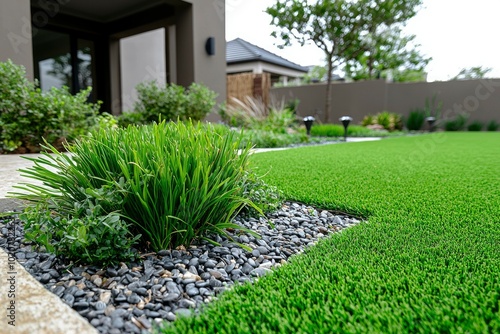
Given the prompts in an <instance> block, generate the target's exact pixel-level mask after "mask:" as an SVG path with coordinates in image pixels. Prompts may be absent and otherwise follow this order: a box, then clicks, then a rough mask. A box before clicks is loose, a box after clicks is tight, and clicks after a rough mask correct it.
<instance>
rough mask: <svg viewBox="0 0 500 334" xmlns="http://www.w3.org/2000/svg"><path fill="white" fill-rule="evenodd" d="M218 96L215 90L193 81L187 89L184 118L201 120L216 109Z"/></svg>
mask: <svg viewBox="0 0 500 334" xmlns="http://www.w3.org/2000/svg"><path fill="white" fill-rule="evenodd" d="M216 98H217V93H215V92H214V91H212V90H210V89H208V88H207V87H206V86H204V85H201V84H198V83H192V84H191V85H190V86H189V88H188V90H187V96H186V103H187V105H186V111H185V112H184V114H183V115H181V117H182V119H184V120H188V119H192V120H194V121H201V120H202V119H204V118H205V117H206V116H207V115H208V114H209V113H210V112H211V111H212V110H213V109H214V107H215V104H216V102H215V99H216Z"/></svg>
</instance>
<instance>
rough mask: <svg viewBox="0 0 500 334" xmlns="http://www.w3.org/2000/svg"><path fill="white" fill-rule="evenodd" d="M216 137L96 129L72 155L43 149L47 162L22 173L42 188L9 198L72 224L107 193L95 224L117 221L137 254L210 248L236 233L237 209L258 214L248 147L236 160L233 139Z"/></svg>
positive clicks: (198, 130) (204, 129) (173, 126)
mask: <svg viewBox="0 0 500 334" xmlns="http://www.w3.org/2000/svg"><path fill="white" fill-rule="evenodd" d="M222 131H224V130H222V128H220V127H219V128H217V130H214V128H213V127H212V126H211V125H210V124H208V125H205V124H201V123H198V124H197V125H193V123H192V122H188V123H182V122H178V123H174V122H168V123H167V122H162V123H160V124H153V125H151V126H141V127H127V128H125V129H123V128H118V129H114V130H109V129H101V130H99V131H97V132H94V133H92V134H91V135H90V136H89V137H85V138H83V139H81V140H77V141H76V142H75V144H74V145H71V146H69V147H68V151H69V152H70V153H71V155H65V154H62V153H57V151H56V150H55V149H54V148H53V147H51V146H46V148H47V149H49V150H50V151H52V153H53V154H48V153H44V154H43V156H42V157H41V158H30V160H32V161H33V162H34V166H33V167H32V168H28V169H26V170H22V174H23V175H25V176H27V177H31V178H33V179H36V180H42V181H43V183H44V185H43V186H36V185H29V184H26V185H24V186H20V187H19V188H20V189H22V190H24V193H25V194H20V193H19V194H17V195H16V197H17V198H19V199H23V200H27V201H29V202H30V203H31V205H34V206H40V205H41V206H42V207H45V208H46V209H47V210H50V211H51V212H55V214H56V215H57V216H60V217H68V218H67V219H68V220H67V221H68V222H71V223H72V224H77V221H73V220H72V219H73V218H79V219H83V218H82V217H81V216H80V215H77V214H75V213H74V212H75V207H74V206H75V203H86V201H88V196H89V194H90V195H92V196H93V198H98V196H97V195H95V194H99V192H100V191H102V190H101V189H106V191H108V192H109V193H110V194H112V195H113V196H114V197H112V196H111V195H109V194H108V195H107V196H104V197H105V198H112V199H113V200H110V201H108V202H105V205H104V204H101V202H103V199H102V198H103V196H101V197H99V198H101V202H99V204H101V205H100V210H99V211H98V212H97V213H95V214H94V216H97V218H96V219H97V221H101V220H104V221H106V219H116V218H113V217H111V218H106V217H108V215H110V214H112V213H115V212H116V213H118V214H119V215H120V217H121V219H122V220H123V222H125V223H126V224H129V231H130V233H132V235H134V236H138V235H141V237H140V239H139V241H140V242H141V244H140V245H141V247H143V248H147V245H150V247H151V248H152V249H154V250H156V251H158V250H161V249H167V248H175V247H177V246H180V245H185V246H187V245H190V244H191V243H192V242H193V241H194V240H195V239H205V240H208V241H211V242H213V241H212V240H211V239H210V237H209V236H210V235H213V234H225V232H224V230H225V229H226V228H236V229H240V230H243V229H242V228H241V227H239V226H237V225H234V224H233V223H231V219H232V218H233V217H234V216H235V215H236V214H237V213H238V212H239V211H240V210H241V209H242V208H243V207H244V206H251V207H253V209H255V210H256V211H257V212H259V213H262V211H261V210H260V208H259V207H258V206H256V205H255V204H254V203H253V202H252V201H251V200H249V199H248V198H245V196H244V192H245V189H247V190H248V187H247V184H246V182H247V180H252V178H251V177H249V176H248V175H249V174H248V173H251V172H250V171H249V169H248V157H249V152H250V144H248V145H247V146H246V147H244V148H243V149H241V150H240V152H239V153H238V147H239V144H240V139H239V137H238V135H237V134H236V133H234V132H232V131H230V130H229V129H227V130H226V131H225V133H223V134H221V132H222ZM259 186H263V185H261V184H259ZM82 205H83V204H82ZM35 217H36V216H35ZM91 217H92V215H91ZM65 219H66V218H65ZM90 221H95V219H93V220H92V219H91V220H90ZM40 224H42V223H40ZM54 226H56V227H57V225H54ZM54 233H58V232H54ZM249 233H252V232H250V231H249Z"/></svg>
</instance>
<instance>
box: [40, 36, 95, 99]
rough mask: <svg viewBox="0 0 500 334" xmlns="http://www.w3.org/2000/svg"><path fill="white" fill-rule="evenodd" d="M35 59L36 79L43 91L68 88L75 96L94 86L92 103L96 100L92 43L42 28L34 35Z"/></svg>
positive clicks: (93, 47)
mask: <svg viewBox="0 0 500 334" xmlns="http://www.w3.org/2000/svg"><path fill="white" fill-rule="evenodd" d="M72 46H73V47H72ZM33 56H34V62H35V66H34V67H35V77H36V78H37V79H38V80H39V82H40V88H41V89H42V90H43V91H48V90H50V88H51V87H58V88H61V87H62V86H67V87H69V90H70V92H71V93H73V94H75V93H77V92H78V91H80V90H82V89H87V87H92V94H91V96H90V97H89V100H90V101H93V102H95V101H96V87H95V85H96V80H95V74H96V71H95V46H94V42H93V41H91V40H86V39H76V38H75V37H73V36H71V35H69V34H64V33H60V32H55V31H50V30H44V29H39V30H38V33H37V34H35V35H34V36H33ZM73 66H75V67H76V69H74V68H73Z"/></svg>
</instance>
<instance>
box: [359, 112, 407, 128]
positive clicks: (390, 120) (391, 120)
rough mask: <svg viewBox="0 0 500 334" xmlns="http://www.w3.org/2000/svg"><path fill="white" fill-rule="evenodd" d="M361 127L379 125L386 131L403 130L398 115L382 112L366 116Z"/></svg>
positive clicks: (401, 120) (401, 121)
mask: <svg viewBox="0 0 500 334" xmlns="http://www.w3.org/2000/svg"><path fill="white" fill-rule="evenodd" d="M361 124H362V125H363V126H368V125H376V124H378V125H380V126H382V127H383V128H384V129H385V130H387V131H401V130H403V119H402V118H401V115H400V114H396V113H390V112H388V111H382V112H380V113H378V114H376V115H366V116H365V117H364V118H363V120H362V121H361Z"/></svg>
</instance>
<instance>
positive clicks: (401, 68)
mask: <svg viewBox="0 0 500 334" xmlns="http://www.w3.org/2000/svg"><path fill="white" fill-rule="evenodd" d="M414 39H415V35H410V36H401V28H400V27H393V28H387V27H384V28H378V29H377V30H376V32H375V34H374V35H373V36H372V35H368V36H366V37H365V41H364V43H363V45H364V51H363V53H361V54H360V55H359V56H358V57H356V58H355V59H352V60H349V61H348V62H347V64H346V67H345V71H346V75H347V76H348V77H351V78H352V79H354V80H368V79H374V78H378V77H389V75H390V76H392V78H393V80H394V81H422V80H425V72H424V70H425V67H426V66H427V64H428V63H429V61H430V60H431V58H426V57H424V56H422V55H421V54H420V52H419V51H418V50H417V48H416V46H415V47H411V45H412V44H413V43H412V42H413V40H414Z"/></svg>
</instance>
